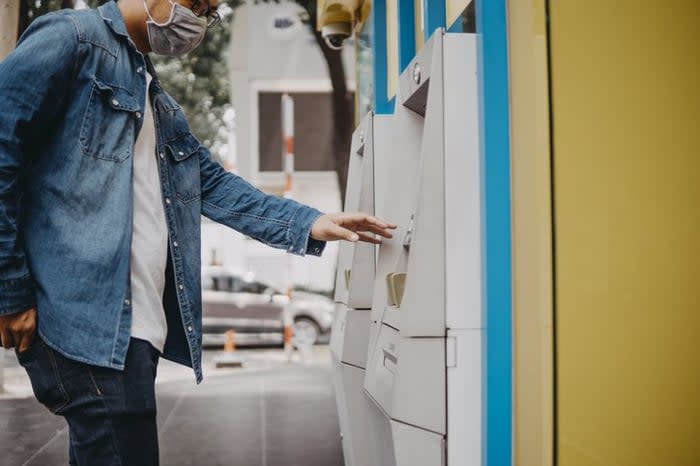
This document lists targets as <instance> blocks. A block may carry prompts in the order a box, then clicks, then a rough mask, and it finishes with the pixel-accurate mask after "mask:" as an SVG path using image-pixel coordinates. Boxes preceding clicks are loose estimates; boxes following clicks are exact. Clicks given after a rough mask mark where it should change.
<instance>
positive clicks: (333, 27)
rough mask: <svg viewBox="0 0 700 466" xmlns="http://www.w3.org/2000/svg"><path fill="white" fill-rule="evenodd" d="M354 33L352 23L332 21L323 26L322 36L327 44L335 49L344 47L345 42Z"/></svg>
mask: <svg viewBox="0 0 700 466" xmlns="http://www.w3.org/2000/svg"><path fill="white" fill-rule="evenodd" d="M351 34H352V25H351V24H350V22H347V23H330V24H326V25H325V26H323V27H322V28H321V36H322V37H323V39H324V40H325V41H326V45H328V47H330V48H332V49H333V50H340V49H342V48H343V43H344V42H345V40H346V39H347V38H348V37H350V35H351Z"/></svg>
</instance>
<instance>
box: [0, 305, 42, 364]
mask: <svg viewBox="0 0 700 466" xmlns="http://www.w3.org/2000/svg"><path fill="white" fill-rule="evenodd" d="M35 334H36V309H33V308H32V309H28V310H26V311H24V312H18V313H17V314H9V315H6V316H0V340H2V346H3V347H4V348H5V349H10V348H13V347H14V348H16V349H17V351H19V352H20V353H21V352H22V351H26V350H27V349H28V348H29V346H30V345H31V344H32V341H33V340H34V336H35Z"/></svg>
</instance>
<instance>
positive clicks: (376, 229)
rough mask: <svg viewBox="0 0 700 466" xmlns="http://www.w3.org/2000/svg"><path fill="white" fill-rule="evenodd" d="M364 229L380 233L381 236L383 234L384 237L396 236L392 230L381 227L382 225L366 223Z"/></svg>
mask: <svg viewBox="0 0 700 466" xmlns="http://www.w3.org/2000/svg"><path fill="white" fill-rule="evenodd" d="M363 230H365V231H371V232H372V233H376V234H378V235H381V236H383V237H384V238H389V239H391V238H393V237H394V235H392V234H391V233H390V232H388V231H387V230H386V228H381V227H378V226H374V225H365V228H363Z"/></svg>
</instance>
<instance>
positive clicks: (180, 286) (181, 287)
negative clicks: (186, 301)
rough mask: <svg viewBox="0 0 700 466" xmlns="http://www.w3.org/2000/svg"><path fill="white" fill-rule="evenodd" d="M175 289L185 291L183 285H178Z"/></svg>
mask: <svg viewBox="0 0 700 466" xmlns="http://www.w3.org/2000/svg"><path fill="white" fill-rule="evenodd" d="M177 287H178V288H180V289H181V290H184V289H185V287H184V285H182V284H180V285H178V286H177Z"/></svg>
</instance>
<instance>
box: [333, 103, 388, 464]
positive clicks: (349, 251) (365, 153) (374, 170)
mask: <svg viewBox="0 0 700 466" xmlns="http://www.w3.org/2000/svg"><path fill="white" fill-rule="evenodd" d="M390 125H391V116H388V115H374V114H373V113H370V114H368V115H367V116H365V118H364V119H363V120H362V122H361V123H360V125H359V126H358V128H357V129H356V130H355V132H354V134H353V137H352V143H351V148H350V159H349V168H348V184H347V190H346V196H345V211H346V212H352V211H362V212H367V213H371V214H376V215H379V216H381V209H376V208H375V206H377V205H382V204H383V203H384V198H383V197H382V195H383V193H384V191H383V190H382V189H380V190H376V189H375V186H376V185H380V186H386V185H387V180H386V169H385V164H386V157H385V155H386V153H387V151H388V149H389V148H390V147H391V146H390V144H391V141H390V139H389V136H390V127H391V126H390ZM375 154H379V155H380V156H377V157H375ZM376 252H377V247H376V246H375V245H372V244H368V243H349V242H342V243H341V244H340V247H339V252H338V273H337V277H336V294H335V300H336V303H337V308H336V318H335V321H334V324H333V329H332V333H331V343H330V346H331V354H332V359H333V369H334V382H335V387H336V402H337V406H338V417H339V420H340V430H341V434H342V436H343V454H344V457H345V465H346V466H371V465H373V464H377V465H379V464H381V465H382V466H392V465H393V459H392V453H393V452H392V449H391V446H390V445H388V446H387V445H386V444H384V443H382V444H379V443H377V442H376V438H377V436H376V435H373V434H372V429H371V426H372V425H377V424H378V421H381V419H382V413H381V412H380V411H379V410H378V409H377V407H376V406H375V405H374V404H373V403H372V402H371V401H370V399H369V398H368V397H367V395H366V394H365V392H364V391H363V383H364V379H365V367H366V364H367V348H368V346H369V345H368V338H369V324H370V313H371V308H372V293H373V289H374V281H375V280H374V276H375V268H376ZM387 447H388V448H387Z"/></svg>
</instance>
